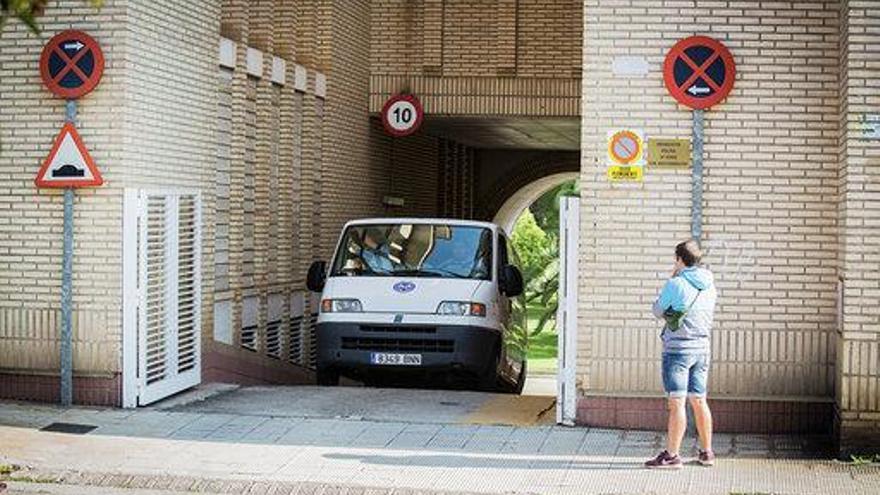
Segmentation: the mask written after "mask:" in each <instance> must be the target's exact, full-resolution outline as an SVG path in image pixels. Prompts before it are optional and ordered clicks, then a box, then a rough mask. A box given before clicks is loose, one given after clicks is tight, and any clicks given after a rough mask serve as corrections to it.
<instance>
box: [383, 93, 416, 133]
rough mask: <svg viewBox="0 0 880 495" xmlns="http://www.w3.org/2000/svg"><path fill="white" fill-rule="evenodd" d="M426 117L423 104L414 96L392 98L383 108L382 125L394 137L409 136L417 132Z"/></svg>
mask: <svg viewBox="0 0 880 495" xmlns="http://www.w3.org/2000/svg"><path fill="white" fill-rule="evenodd" d="M424 117H425V112H424V111H423V110H422V103H421V102H420V101H419V99H418V98H416V97H415V96H413V95H396V96H392V97H391V98H388V101H386V102H385V106H383V107H382V125H383V126H385V131H386V132H388V134H391V135H392V136H397V137H402V136H409V135H410V134H412V133H414V132H416V131H417V130H418V129H419V126H421V125H422V119H423V118H424Z"/></svg>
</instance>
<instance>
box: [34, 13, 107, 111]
mask: <svg viewBox="0 0 880 495" xmlns="http://www.w3.org/2000/svg"><path fill="white" fill-rule="evenodd" d="M103 74H104V53H103V52H102V51H101V47H100V46H98V42H97V41H95V40H94V38H92V37H91V36H89V35H87V34H86V33H84V32H82V31H74V30H69V31H62V32H60V33H58V34H56V35H55V36H53V37H52V39H51V40H49V42H48V43H46V46H45V47H43V53H42V55H41V56H40V76H41V77H42V78H43V83H44V84H45V85H46V87H47V88H48V89H49V91H51V92H53V93H55V94H56V95H58V96H60V97H62V98H67V99H69V100H75V99H77V98H80V97H82V96H84V95H86V94H88V93H89V92H90V91H91V90H93V89H95V86H97V85H98V83H99V82H101V76H102V75H103Z"/></svg>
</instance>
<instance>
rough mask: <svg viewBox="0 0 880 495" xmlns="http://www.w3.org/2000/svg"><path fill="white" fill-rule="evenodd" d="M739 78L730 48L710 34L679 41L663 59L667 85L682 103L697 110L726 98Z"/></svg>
mask: <svg viewBox="0 0 880 495" xmlns="http://www.w3.org/2000/svg"><path fill="white" fill-rule="evenodd" d="M735 78H736V64H735V63H734V61H733V55H731V54H730V50H728V49H727V47H726V46H724V44H722V43H721V42H720V41H718V40H715V39H712V38H709V37H707V36H691V37H690V38H685V39H683V40H681V41H679V42H678V43H676V44H675V46H673V47H672V49H670V50H669V53H668V54H667V55H666V60H665V61H664V63H663V82H664V83H665V84H666V89H667V90H669V93H670V94H671V95H672V97H673V98H675V99H676V100H678V101H679V103H681V104H683V105H687V106H689V107H691V108H694V109H697V110H705V109H707V108H709V107H711V106H713V105H715V104H717V103H719V102H720V101H721V100H723V99H724V98H726V97H727V95H728V94H730V90H731V89H733V81H734V79H735Z"/></svg>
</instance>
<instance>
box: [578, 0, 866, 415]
mask: <svg viewBox="0 0 880 495" xmlns="http://www.w3.org/2000/svg"><path fill="white" fill-rule="evenodd" d="M855 3H858V2H849V8H847V6H846V5H843V6H841V5H840V4H838V2H804V3H794V2H776V3H773V4H767V3H766V2H756V1H752V2H749V1H730V2H701V1H697V2H677V3H674V2H660V1H656V2H636V1H631V2H626V1H624V2H615V3H614V4H607V3H605V2H597V1H587V2H585V17H584V18H585V27H584V32H585V40H584V100H583V110H584V119H583V127H582V146H583V156H582V167H583V171H582V175H581V187H582V211H581V218H582V222H583V226H582V235H583V237H582V245H581V265H580V267H581V301H580V314H581V333H580V341H579V355H578V359H579V369H580V371H579V383H580V386H581V388H582V390H583V392H584V394H585V395H586V400H584V401H583V411H582V412H583V414H584V416H585V417H593V418H595V417H598V416H601V415H602V414H605V413H606V412H607V411H612V413H613V409H614V408H615V407H637V408H639V407H640V408H642V409H645V407H646V404H653V403H650V402H645V403H641V406H639V405H637V404H639V402H638V401H636V402H634V403H633V404H630V405H625V406H621V405H620V404H617V405H615V404H613V403H607V402H602V401H600V400H599V399H595V400H593V399H590V397H591V396H597V395H598V396H618V397H619V396H626V397H632V396H634V395H635V396H643V397H650V396H656V395H657V393H658V392H659V390H660V383H659V380H658V378H657V373H658V369H659V361H658V360H659V351H660V343H659V341H658V339H657V330H658V328H657V327H658V325H657V323H656V322H655V321H654V320H653V319H652V317H651V315H650V314H649V312H648V310H647V308H648V307H649V305H650V302H651V300H652V298H653V297H654V295H655V293H656V291H657V289H658V287H659V286H660V284H661V283H662V280H663V279H664V278H665V277H666V276H667V273H668V270H669V266H670V264H671V257H672V255H671V247H672V246H673V245H674V244H675V242H676V241H678V240H680V239H684V238H687V237H688V234H689V218H690V189H691V184H690V174H689V173H688V172H686V171H666V170H652V169H650V168H648V169H647V170H646V176H645V180H644V182H643V183H641V184H611V183H609V182H608V180H607V179H606V177H605V174H604V172H605V167H606V164H607V163H606V160H607V159H606V158H605V154H606V152H605V140H606V133H607V132H608V130H609V129H614V128H620V127H636V128H641V129H644V130H645V132H646V134H648V135H649V136H655V137H681V138H688V137H690V116H691V114H690V112H689V111H688V110H687V109H686V108H684V107H682V106H680V105H678V104H676V103H675V102H674V100H673V99H672V98H671V97H669V96H668V95H667V94H666V90H665V88H664V86H663V83H662V76H661V66H662V61H663V57H664V55H665V52H666V50H668V49H669V47H670V46H671V45H672V44H673V43H674V42H675V41H676V40H677V39H680V38H683V37H686V36H688V35H692V34H704V35H708V36H713V37H715V38H718V39H719V40H721V41H723V42H724V43H725V44H726V45H727V46H728V47H729V48H730V49H731V51H732V52H733V54H734V58H735V60H736V63H737V81H736V87H735V88H734V90H733V93H732V94H731V96H730V97H729V98H728V99H727V100H726V102H724V103H723V104H721V105H719V106H718V108H717V109H712V110H710V111H708V112H707V113H706V143H705V164H706V165H705V167H706V171H705V177H704V181H705V195H704V223H703V225H704V239H703V242H704V246H705V247H706V248H707V251H708V253H707V256H706V261H707V263H708V265H709V267H710V268H711V269H712V270H713V271H714V272H715V275H716V280H717V282H718V286H719V291H720V299H719V307H718V312H717V316H716V325H715V329H714V330H713V349H712V350H713V359H714V362H713V366H712V374H711V375H710V386H709V388H710V390H711V393H712V395H713V396H714V397H716V398H730V399H735V400H742V399H756V398H757V399H760V400H764V401H793V402H792V404H797V403H802V402H803V401H806V402H809V403H813V404H814V407H811V408H808V409H807V410H805V411H804V413H805V414H810V413H809V411H819V410H823V411H825V410H827V407H826V406H823V405H822V404H829V405H830V404H831V403H832V401H833V399H834V397H835V396H837V397H838V401H839V406H840V407H841V409H842V413H841V414H843V416H844V418H849V419H850V420H851V422H848V421H847V420H846V419H845V420H844V422H843V426H844V428H846V427H847V426H848V425H851V426H852V427H853V428H856V427H865V428H871V427H873V428H876V425H877V423H876V417H875V415H872V414H874V411H877V407H878V406H877V394H876V392H874V391H872V390H873V388H872V387H874V386H875V385H876V383H877V378H876V373H875V371H874V370H876V369H877V368H878V366H877V365H878V361H877V358H878V357H877V356H878V354H877V352H875V351H876V342H877V335H876V330H877V329H878V320H877V315H876V311H874V310H875V308H876V307H877V296H878V293H877V292H876V287H877V276H878V275H877V274H878V270H877V259H876V249H875V248H876V245H875V244H876V239H873V237H874V232H877V229H876V218H877V211H876V205H875V201H874V200H875V199H876V198H873V197H872V196H871V194H872V190H871V188H870V186H869V184H870V183H871V179H870V173H869V172H868V170H869V166H868V164H869V163H870V162H871V160H872V159H875V158H876V157H873V155H872V153H871V150H872V149H873V148H874V147H875V146H874V143H873V142H868V141H867V140H865V139H858V138H857V137H856V136H855V135H854V134H855V133H856V132H857V131H856V129H860V128H859V127H858V126H859V124H858V123H857V121H858V120H859V118H861V117H862V116H863V115H864V113H867V112H869V111H870V109H871V108H872V106H873V108H875V109H876V105H877V100H876V98H873V97H872V96H869V95H871V94H874V95H876V93H877V89H876V87H873V88H872V87H871V84H875V83H872V82H871V81H872V73H871V70H872V68H871V65H870V64H868V65H866V63H867V62H866V57H868V56H869V55H868V54H867V52H866V50H868V49H867V48H866V47H867V46H869V45H870V41H868V40H867V39H866V38H865V37H864V33H866V32H869V31H868V30H869V28H868V26H870V25H871V22H872V21H875V20H876V16H877V12H876V9H873V8H870V7H868V5H867V4H868V3H870V2H861V3H860V5H858V6H857V7H856V8H853V6H854V4H855ZM847 25H848V29H847ZM853 26H857V28H858V29H860V30H861V33H862V35H861V36H860V37H857V38H856V39H857V40H858V41H853V35H852V29H853ZM842 29H843V31H842ZM847 30H848V31H849V34H847ZM841 32H843V33H844V35H843V37H841V36H840V33H841ZM841 51H842V52H843V56H841ZM621 56H635V57H642V58H643V59H644V60H646V61H647V63H648V66H649V67H650V70H649V72H648V74H647V75H645V76H644V77H641V76H636V77H632V76H630V77H626V76H615V75H614V74H613V73H612V72H611V66H612V63H613V61H614V58H615V57H621ZM841 65H842V71H841ZM840 90H842V91H840ZM854 91H855V93H854ZM839 96H840V98H839ZM841 121H842V122H843V123H844V125H845V127H844V131H843V133H842V134H841V131H840V122H841ZM875 154H876V153H875ZM875 161H876V160H875ZM850 170H853V171H854V172H855V173H854V174H851V173H850V172H849V171H850ZM873 192H874V193H876V191H873ZM838 194H840V195H841V201H840V203H838ZM872 222H873V223H872ZM871 226H873V227H874V229H872V228H871ZM621 227H624V228H621ZM838 242H840V246H841V247H840V248H839V247H838ZM868 246H871V247H868ZM838 257H839V259H840V260H841V265H840V269H839V268H838V263H837V260H838ZM612 267H614V268H612ZM621 267H626V268H625V269H623V270H622V269H621ZM838 276H842V277H843V279H844V306H843V311H842V313H843V321H844V323H843V327H842V328H840V327H839V326H838V324H837V308H838V296H837V278H838ZM872 298H873V299H872ZM847 300H849V302H847ZM853 301H854V302H853ZM636 308H643V309H641V310H640V309H636ZM839 332H843V333H842V334H840V333H839ZM841 335H842V339H841V338H840V336H841ZM838 387H840V389H838ZM591 404H593V405H592V406H591ZM657 406H659V408H662V406H660V405H659V403H658V404H657ZM651 407H655V406H651ZM651 407H649V408H648V409H651ZM596 408H599V409H598V410H597V409H596ZM659 408H658V410H660V409H659ZM603 411H604V412H603ZM743 411H746V412H747V414H748V415H749V416H751V417H752V419H753V418H754V417H756V416H757V415H755V414H753V412H754V410H753V409H752V408H750V407H744V408H743ZM618 413H620V414H623V413H625V411H623V410H619V411H618ZM822 414H826V413H822ZM794 418H795V417H794V416H792V417H791V418H789V419H788V420H782V423H780V424H781V425H783V427H785V426H786V425H787V426H789V427H790V428H788V429H792V430H798V429H799V426H798V425H804V424H806V423H798V421H797V420H796V419H794ZM747 420H749V419H748V418H739V419H738V420H737V419H735V418H733V419H731V424H733V423H737V422H739V423H741V422H742V421H747ZM872 421H873V423H872ZM827 423H830V421H829V422H827ZM827 423H826V424H825V427H826V428H830V427H831V425H830V424H827ZM869 425H873V426H869ZM755 429H760V428H755Z"/></svg>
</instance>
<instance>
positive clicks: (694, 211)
mask: <svg viewBox="0 0 880 495" xmlns="http://www.w3.org/2000/svg"><path fill="white" fill-rule="evenodd" d="M693 114H694V154H693V162H694V168H693V170H692V179H693V186H692V187H693V189H692V191H691V201H692V206H691V238H693V239H694V240H695V241H697V242H698V243H699V242H700V238H701V237H702V236H703V110H694V111H693Z"/></svg>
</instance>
